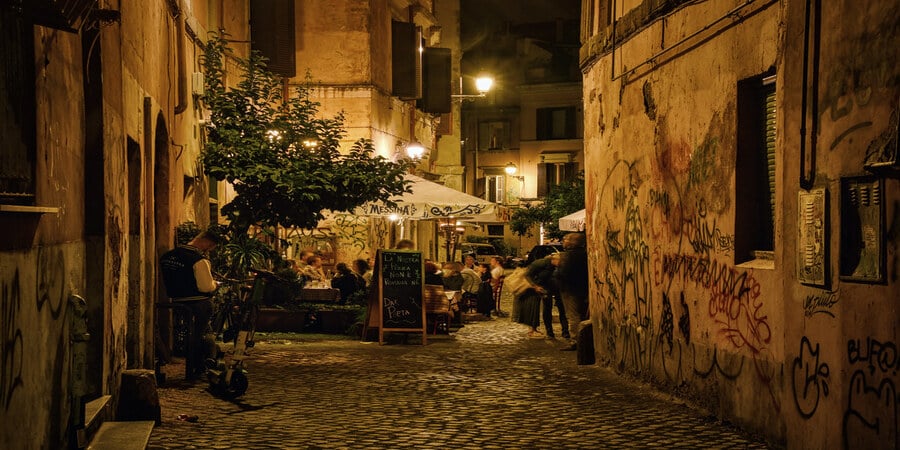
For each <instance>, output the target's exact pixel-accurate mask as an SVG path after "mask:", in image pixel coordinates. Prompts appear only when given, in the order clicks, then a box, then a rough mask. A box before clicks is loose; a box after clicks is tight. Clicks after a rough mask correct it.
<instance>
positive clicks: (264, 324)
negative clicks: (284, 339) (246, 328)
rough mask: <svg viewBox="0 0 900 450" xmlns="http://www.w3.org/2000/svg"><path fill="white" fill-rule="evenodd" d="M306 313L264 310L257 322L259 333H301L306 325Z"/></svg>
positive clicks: (260, 311) (260, 312) (261, 310)
mask: <svg viewBox="0 0 900 450" xmlns="http://www.w3.org/2000/svg"><path fill="white" fill-rule="evenodd" d="M306 314H307V312H306V311H286V310H283V309H274V308H262V309H260V310H259V318H258V319H257V321H256V330H257V331H285V332H297V333H299V332H301V331H303V326H304V324H305V323H306Z"/></svg>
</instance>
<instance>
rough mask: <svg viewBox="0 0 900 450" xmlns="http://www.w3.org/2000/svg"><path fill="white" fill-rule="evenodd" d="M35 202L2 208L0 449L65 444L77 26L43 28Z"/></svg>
mask: <svg viewBox="0 0 900 450" xmlns="http://www.w3.org/2000/svg"><path fill="white" fill-rule="evenodd" d="M34 38H35V62H36V83H35V89H36V91H35V93H36V98H35V101H36V104H37V117H36V125H37V137H38V138H37V157H36V158H35V161H36V169H35V172H36V173H37V176H36V177H35V180H36V203H37V205H39V206H50V207H58V208H59V212H58V213H49V214H31V213H0V229H2V230H3V237H2V238H0V248H2V250H0V339H2V343H0V448H23V449H24V448H64V447H65V446H66V437H67V435H66V433H67V432H68V431H69V430H68V428H67V424H68V417H69V404H68V398H69V395H70V394H71V386H70V383H69V376H70V369H69V359H70V356H71V354H70V346H69V327H68V322H67V316H66V312H67V311H66V308H67V302H68V298H69V296H70V295H73V294H78V295H84V288H85V286H84V274H83V272H82V270H83V269H82V268H83V261H84V245H83V243H82V242H81V235H82V232H83V225H82V224H83V221H84V209H83V207H82V205H83V199H82V192H83V190H84V185H83V172H82V171H83V168H84V165H83V163H82V160H83V158H84V152H83V140H84V131H83V129H84V114H83V110H82V108H81V105H82V104H83V101H82V90H81V83H82V75H81V74H82V71H81V60H80V57H79V56H78V55H80V52H81V43H80V39H79V37H78V36H77V35H73V34H70V33H65V32H62V31H57V30H51V29H47V28H43V27H35V29H34Z"/></svg>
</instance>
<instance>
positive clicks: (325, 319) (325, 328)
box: [316, 309, 356, 334]
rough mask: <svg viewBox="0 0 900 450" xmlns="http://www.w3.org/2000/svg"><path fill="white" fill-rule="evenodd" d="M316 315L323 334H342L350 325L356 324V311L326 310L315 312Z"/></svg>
mask: <svg viewBox="0 0 900 450" xmlns="http://www.w3.org/2000/svg"><path fill="white" fill-rule="evenodd" d="M316 315H317V316H318V318H319V323H320V324H321V327H322V330H321V331H322V332H323V333H339V334H344V333H346V332H347V330H348V329H349V328H350V326H351V325H353V324H354V323H356V311H347V310H327V309H326V310H321V311H317V312H316Z"/></svg>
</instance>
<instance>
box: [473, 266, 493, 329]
mask: <svg viewBox="0 0 900 450" xmlns="http://www.w3.org/2000/svg"><path fill="white" fill-rule="evenodd" d="M475 271H476V272H478V274H479V275H480V276H481V286H480V287H479V288H478V300H477V301H476V304H477V306H476V308H475V310H476V311H478V312H479V313H481V314H484V316H485V317H491V311H493V310H494V305H496V302H495V301H494V287H493V286H492V285H491V266H490V265H489V264H478V265H477V266H475Z"/></svg>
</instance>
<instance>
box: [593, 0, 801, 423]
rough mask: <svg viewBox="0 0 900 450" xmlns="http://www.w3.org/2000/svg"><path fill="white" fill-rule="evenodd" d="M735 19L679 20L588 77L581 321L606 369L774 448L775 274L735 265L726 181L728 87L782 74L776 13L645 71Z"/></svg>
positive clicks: (779, 404)
mask: <svg viewBox="0 0 900 450" xmlns="http://www.w3.org/2000/svg"><path fill="white" fill-rule="evenodd" d="M594 3H595V5H594V7H595V8H597V7H601V8H602V7H605V2H600V4H601V5H602V6H598V5H597V2H594ZM760 3H763V2H757V4H760ZM732 7H734V2H728V1H708V2H703V3H702V4H701V5H698V6H689V7H686V8H683V9H681V10H678V11H676V12H674V13H673V14H672V15H670V16H669V17H668V18H667V19H666V20H665V26H663V25H662V23H661V22H660V21H656V22H653V23H651V24H650V25H649V26H648V27H647V28H645V29H643V30H642V31H640V32H638V33H637V34H635V35H633V36H632V37H631V38H630V39H629V40H628V41H626V42H625V43H624V44H621V47H619V49H617V50H616V51H615V57H613V55H612V54H610V53H605V54H597V55H594V59H591V60H590V63H589V64H587V65H585V66H583V69H584V124H585V128H584V143H585V145H584V147H585V166H586V167H587V173H586V189H587V192H586V198H587V205H586V206H587V213H588V227H587V228H588V240H589V244H588V248H589V249H590V251H589V262H590V271H591V277H592V283H591V284H592V285H591V293H590V312H591V320H592V322H593V324H594V327H595V332H594V340H595V342H594V344H595V349H596V352H597V354H598V355H599V356H600V359H601V361H603V362H605V363H607V364H609V365H611V366H613V367H614V368H616V369H618V370H622V371H625V372H630V373H634V374H637V375H638V376H641V377H644V378H646V379H650V380H653V381H654V382H656V383H659V384H660V385H662V386H666V387H668V388H670V389H677V390H678V391H679V392H681V393H684V395H686V396H688V397H690V398H692V399H693V400H695V401H697V402H698V403H700V404H701V405H703V406H705V407H707V408H709V409H711V410H712V411H713V412H715V413H717V414H718V415H720V416H722V417H724V418H727V419H729V420H731V421H734V422H737V423H739V424H741V425H742V426H744V427H746V428H748V429H750V430H752V431H758V432H762V433H765V434H766V435H767V436H769V437H770V438H772V439H774V440H779V439H783V435H784V424H783V423H782V421H781V418H780V414H781V413H782V411H784V410H785V409H787V407H788V406H789V405H785V404H784V401H783V397H782V379H783V373H782V365H781V363H782V361H783V358H784V342H783V335H784V331H783V330H784V320H783V315H782V313H781V311H782V299H781V290H780V286H781V283H782V282H783V281H782V277H783V273H782V272H780V271H778V270H772V269H771V268H770V267H768V266H767V265H765V264H756V265H754V264H736V263H735V257H734V233H735V231H734V221H735V209H736V208H738V207H739V205H740V202H739V200H738V199H735V197H734V189H735V187H734V184H735V175H734V172H735V148H736V137H735V136H736V121H737V112H736V111H737V109H736V99H737V83H738V80H741V79H744V78H747V77H751V76H754V75H758V74H761V73H763V72H765V71H766V70H767V69H769V68H770V67H772V66H774V65H775V64H776V60H777V49H778V42H779V40H778V38H779V14H780V10H779V8H778V7H777V6H773V5H772V4H771V2H769V6H768V7H764V8H763V9H761V10H759V11H758V12H757V13H755V14H752V15H748V17H746V18H745V19H744V20H743V21H741V22H740V24H739V25H736V26H721V27H718V28H713V29H712V30H711V32H710V34H709V35H708V36H706V37H705V38H704V39H694V40H691V41H689V43H686V44H684V45H681V46H680V47H679V50H677V51H672V52H670V53H669V54H668V55H667V56H664V57H661V58H659V59H658V60H657V61H655V62H651V63H650V64H646V65H641V62H642V61H645V60H650V59H651V58H652V57H653V55H654V53H656V52H658V51H660V50H662V49H664V48H667V47H669V46H673V45H678V44H677V43H676V42H677V41H678V40H679V39H681V38H683V37H686V36H689V35H690V34H691V33H692V32H694V31H695V30H698V29H701V28H703V27H704V26H705V25H706V24H709V23H714V22H715V20H716V18H717V17H719V16H721V15H722V14H723V13H724V12H725V11H727V10H728V9H730V8H732ZM751 9H753V8H751ZM583 50H584V49H583ZM582 55H583V56H584V52H583V53H582ZM582 60H583V61H588V59H586V58H583V59H582ZM631 69H636V70H635V71H634V72H633V73H629V74H627V75H626V74H625V72H626V71H628V70H631ZM613 74H615V75H613ZM613 77H615V78H616V79H615V80H611V78H613ZM777 234H778V231H777V230H776V235H777ZM776 239H777V237H776ZM777 247H778V245H777V244H776V248H777ZM776 260H777V258H776ZM775 264H776V266H777V265H778V264H779V263H778V262H777V261H776V263H775Z"/></svg>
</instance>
